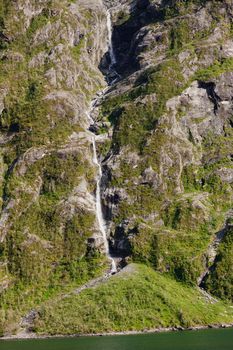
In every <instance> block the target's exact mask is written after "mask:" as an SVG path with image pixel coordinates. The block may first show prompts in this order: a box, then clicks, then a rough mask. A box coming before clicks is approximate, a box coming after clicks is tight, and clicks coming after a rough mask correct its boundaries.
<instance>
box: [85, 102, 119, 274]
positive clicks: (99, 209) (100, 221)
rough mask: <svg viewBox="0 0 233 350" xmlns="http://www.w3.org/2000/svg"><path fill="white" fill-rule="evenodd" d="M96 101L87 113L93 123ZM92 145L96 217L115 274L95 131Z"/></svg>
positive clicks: (112, 272) (115, 267)
mask: <svg viewBox="0 0 233 350" xmlns="http://www.w3.org/2000/svg"><path fill="white" fill-rule="evenodd" d="M96 102H97V99H95V100H93V101H92V104H91V110H90V112H89V113H87V116H88V119H89V120H90V123H91V124H94V121H93V119H92V117H91V114H92V111H93V109H94V106H95V104H96ZM92 147H93V163H94V164H95V165H96V166H97V167H98V174H97V178H96V218H97V221H98V225H99V229H100V232H101V234H102V237H103V242H104V250H105V253H106V255H107V257H108V259H109V260H110V261H111V274H114V273H116V272H117V266H116V262H115V260H114V259H113V257H112V256H111V254H110V251H109V243H108V238H107V232H106V231H107V230H106V222H105V220H104V216H103V210H102V205H101V186H100V185H101V179H102V176H103V173H102V167H101V164H100V162H99V160H98V157H97V151H96V135H95V134H94V133H93V134H92Z"/></svg>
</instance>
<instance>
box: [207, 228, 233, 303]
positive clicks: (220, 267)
mask: <svg viewBox="0 0 233 350" xmlns="http://www.w3.org/2000/svg"><path fill="white" fill-rule="evenodd" d="M232 260H233V228H232V226H230V227H229V229H228V231H227V233H226V236H225V238H224V240H223V242H222V243H221V244H220V248H219V250H218V255H217V257H216V260H215V263H214V265H213V266H212V269H211V270H210V274H209V275H208V277H207V279H206V281H205V287H206V288H207V290H208V291H209V292H210V293H213V294H214V295H217V296H218V297H219V298H222V299H229V300H230V301H231V302H232V301H233V267H232Z"/></svg>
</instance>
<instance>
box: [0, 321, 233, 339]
mask: <svg viewBox="0 0 233 350" xmlns="http://www.w3.org/2000/svg"><path fill="white" fill-rule="evenodd" d="M226 328H232V329H233V323H231V324H213V325H206V326H194V327H189V328H183V327H168V328H154V329H145V330H142V331H122V332H106V333H90V334H73V335H62V334H57V335H48V334H47V335H39V334H36V333H26V332H25V333H23V334H18V335H10V336H4V337H2V338H0V341H8V340H30V339H57V338H61V339H65V338H80V337H109V336H120V335H140V334H155V333H167V332H183V331H186V332H187V331H201V330H207V329H226Z"/></svg>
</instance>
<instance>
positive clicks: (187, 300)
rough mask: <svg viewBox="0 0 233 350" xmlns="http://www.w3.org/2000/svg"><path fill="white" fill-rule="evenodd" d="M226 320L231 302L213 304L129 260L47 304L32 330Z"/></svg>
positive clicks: (123, 327) (86, 330) (57, 331)
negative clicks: (106, 276) (124, 265)
mask: <svg viewBox="0 0 233 350" xmlns="http://www.w3.org/2000/svg"><path fill="white" fill-rule="evenodd" d="M229 322H233V308H232V307H231V306H229V305H227V304H224V303H223V302H221V301H218V302H217V303H214V304H212V303H211V302H210V301H207V300H206V298H205V297H204V296H203V295H202V294H201V293H200V292H199V291H198V290H197V289H196V288H191V287H189V286H187V285H184V284H182V283H179V282H176V281H175V280H173V279H172V278H170V277H167V276H162V275H161V274H159V273H157V272H155V271H154V270H152V269H151V268H149V267H146V266H144V265H136V264H133V265H130V266H129V267H128V269H126V271H125V272H122V273H120V274H119V275H117V276H114V277H112V278H111V279H110V280H108V282H106V283H104V284H102V285H100V286H98V287H96V288H94V289H89V290H85V291H84V292H82V293H81V294H79V295H76V296H73V295H72V296H70V297H68V298H65V299H63V300H62V301H59V302H47V304H45V305H44V306H43V307H42V308H41V310H40V318H39V319H38V320H37V322H36V328H35V329H36V332H38V333H49V334H74V333H97V332H110V331H126V330H145V329H149V328H157V327H172V326H174V327H175V326H176V327H177V326H183V327H189V326H194V325H207V324H219V323H229Z"/></svg>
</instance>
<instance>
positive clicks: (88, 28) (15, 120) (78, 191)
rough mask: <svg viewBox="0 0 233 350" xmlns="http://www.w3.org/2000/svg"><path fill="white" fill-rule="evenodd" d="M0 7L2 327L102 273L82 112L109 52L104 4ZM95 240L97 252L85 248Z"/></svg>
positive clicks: (97, 85) (31, 3)
mask: <svg viewBox="0 0 233 350" xmlns="http://www.w3.org/2000/svg"><path fill="white" fill-rule="evenodd" d="M0 5H1V38H0V39H1V62H0V65H1V77H0V79H1V81H0V85H1V124H0V129H1V136H0V137H1V140H0V142H1V180H0V181H1V204H2V212H1V217H0V291H1V292H2V295H1V312H2V314H1V317H2V322H3V324H4V325H6V326H7V325H8V324H10V321H9V317H12V318H13V319H14V318H15V315H14V311H11V309H12V308H13V309H14V310H15V309H17V308H21V307H22V306H23V305H24V303H26V305H27V303H28V302H29V300H30V298H32V300H31V301H30V302H32V304H33V300H35V299H38V300H39V299H40V298H42V299H43V298H44V297H45V296H46V294H47V293H48V291H46V290H47V289H48V288H49V290H50V289H51V288H52V289H53V288H58V287H59V286H61V285H63V284H69V283H70V281H72V280H77V279H79V280H86V279H87V278H90V277H92V276H93V275H94V274H95V271H96V272H98V270H99V269H100V268H101V264H102V261H103V259H102V258H101V256H100V254H99V250H96V249H95V248H97V247H98V248H100V250H102V247H101V245H102V244H103V241H102V237H101V233H100V231H99V227H98V223H97V220H96V216H95V199H94V191H95V187H96V180H95V173H96V166H95V164H94V163H93V160H92V158H93V154H92V153H93V150H92V136H91V134H90V133H88V132H87V128H88V127H89V123H90V122H89V120H88V117H87V114H86V111H87V110H88V109H89V105H90V101H91V99H92V97H93V95H94V94H95V93H96V91H98V90H100V89H101V88H103V87H104V86H105V81H104V79H103V76H102V75H101V73H100V71H99V69H98V64H99V62H100V59H101V57H102V56H103V54H104V53H105V52H106V51H107V48H108V45H107V27H106V10H105V9H104V7H103V5H102V3H101V1H96V0H93V1H88V4H87V2H86V1H78V2H73V1H65V0H64V1H52V2H51V1H46V0H45V1H39V2H38V1H21V0H18V1H14V2H9V1H5V0H2V1H1V2H0ZM93 237H94V238H95V242H96V246H95V247H93V244H87V240H90V242H92V238H93ZM45 293H46V294H45ZM28 299H29V300H28ZM4 310H5V311H4ZM4 327H5V326H4Z"/></svg>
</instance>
